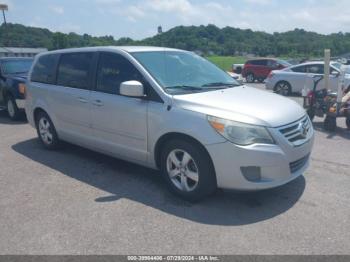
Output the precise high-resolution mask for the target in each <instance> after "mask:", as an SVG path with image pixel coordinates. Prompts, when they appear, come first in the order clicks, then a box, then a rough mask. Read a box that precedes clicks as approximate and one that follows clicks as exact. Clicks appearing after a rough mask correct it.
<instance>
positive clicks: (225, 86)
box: [202, 82, 239, 89]
mask: <svg viewBox="0 0 350 262" xmlns="http://www.w3.org/2000/svg"><path fill="white" fill-rule="evenodd" d="M234 86H239V85H238V84H234V83H224V82H214V83H208V84H204V85H202V87H216V88H217V87H220V89H225V88H228V87H234Z"/></svg>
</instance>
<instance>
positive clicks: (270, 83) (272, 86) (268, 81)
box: [265, 80, 275, 90]
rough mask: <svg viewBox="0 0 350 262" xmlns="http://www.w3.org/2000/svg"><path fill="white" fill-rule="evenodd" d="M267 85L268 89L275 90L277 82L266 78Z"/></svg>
mask: <svg viewBox="0 0 350 262" xmlns="http://www.w3.org/2000/svg"><path fill="white" fill-rule="evenodd" d="M265 87H266V89H267V90H273V89H274V88H275V82H273V81H271V80H266V82H265Z"/></svg>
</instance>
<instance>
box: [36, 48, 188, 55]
mask: <svg viewBox="0 0 350 262" xmlns="http://www.w3.org/2000/svg"><path fill="white" fill-rule="evenodd" d="M113 50H120V51H125V52H128V53H134V52H155V51H184V50H180V49H174V48H166V47H155V46H94V47H79V48H67V49H60V50H55V51H49V52H45V53H71V52H87V51H95V52H96V51H113ZM45 53H44V54H45ZM42 54H43V53H42Z"/></svg>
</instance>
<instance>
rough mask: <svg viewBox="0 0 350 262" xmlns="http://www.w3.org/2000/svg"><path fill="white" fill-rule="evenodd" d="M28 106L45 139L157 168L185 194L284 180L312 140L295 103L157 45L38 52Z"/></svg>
mask: <svg viewBox="0 0 350 262" xmlns="http://www.w3.org/2000/svg"><path fill="white" fill-rule="evenodd" d="M26 113H27V117H28V120H29V122H30V124H31V125H32V126H33V127H35V128H36V129H37V132H38V137H39V139H40V141H41V142H42V144H43V145H44V146H45V147H46V148H48V149H55V148H57V146H58V145H59V143H60V141H67V142H70V143H73V144H77V145H80V146H83V147H86V148H89V149H91V150H95V151H98V152H101V153H104V154H108V155H111V156H114V157H117V158H120V159H124V160H127V161H131V162H134V163H137V164H141V165H144V166H148V167H151V168H155V169H160V170H161V172H162V174H163V176H164V178H165V180H166V183H167V185H168V186H169V188H170V189H171V190H173V191H174V192H175V193H177V194H178V195H180V196H182V197H184V198H186V199H189V200H198V199H201V198H203V197H205V196H207V195H209V194H211V193H213V192H214V191H215V190H216V188H224V189H235V190H261V189H267V188H273V187H277V186H280V185H282V184H285V183H287V182H289V181H291V180H293V179H295V178H296V177H298V176H300V175H301V174H302V173H303V172H304V171H305V169H306V168H307V166H308V164H309V156H310V153H311V150H312V146H313V140H314V131H313V128H312V124H311V122H310V120H309V118H308V116H307V115H306V114H305V111H304V110H303V108H301V107H300V106H299V105H298V104H297V103H295V102H293V101H292V100H289V99H287V98H284V97H281V96H278V95H275V94H272V93H268V92H266V91H261V90H258V89H255V88H251V87H247V86H245V85H242V84H240V83H238V82H236V81H235V80H234V79H233V78H232V77H230V76H229V75H228V74H227V73H226V72H224V71H222V70H221V69H219V68H218V67H216V66H215V65H213V64H212V63H210V62H208V61H207V60H206V59H204V58H202V57H200V56H197V55H195V54H193V53H191V52H187V51H182V50H177V49H170V48H161V47H90V48H77V49H66V50H58V51H53V52H46V53H42V54H40V55H38V56H37V57H36V59H35V61H34V64H33V66H32V69H31V71H30V76H29V79H28V81H27V90H26Z"/></svg>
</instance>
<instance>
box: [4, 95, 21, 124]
mask: <svg viewBox="0 0 350 262" xmlns="http://www.w3.org/2000/svg"><path fill="white" fill-rule="evenodd" d="M6 109H7V114H8V116H9V118H10V119H11V120H13V121H16V120H18V119H19V118H20V113H21V112H20V111H19V109H18V107H17V104H16V101H15V99H14V98H13V97H12V96H8V97H7V99H6Z"/></svg>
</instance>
